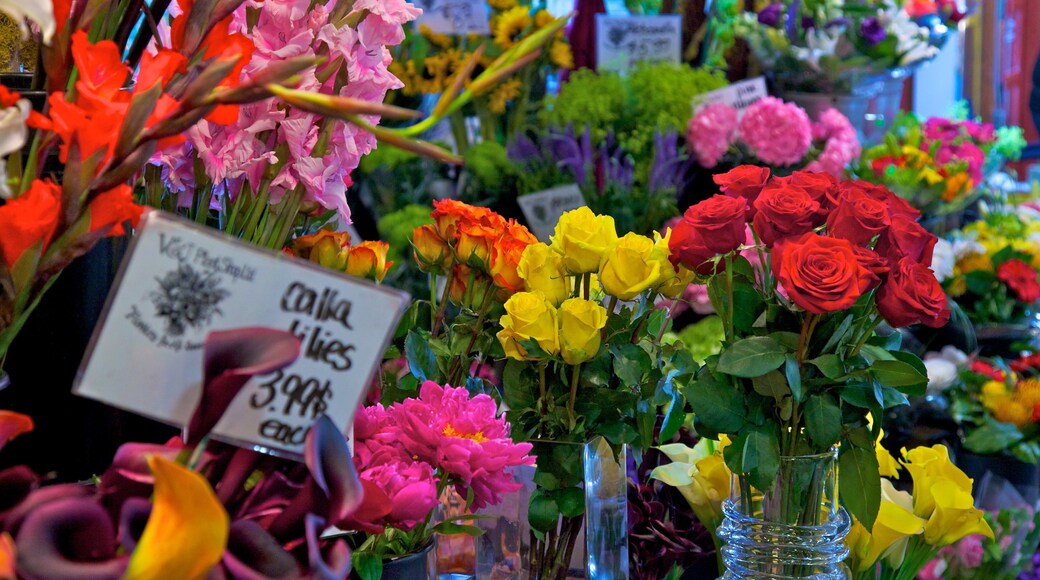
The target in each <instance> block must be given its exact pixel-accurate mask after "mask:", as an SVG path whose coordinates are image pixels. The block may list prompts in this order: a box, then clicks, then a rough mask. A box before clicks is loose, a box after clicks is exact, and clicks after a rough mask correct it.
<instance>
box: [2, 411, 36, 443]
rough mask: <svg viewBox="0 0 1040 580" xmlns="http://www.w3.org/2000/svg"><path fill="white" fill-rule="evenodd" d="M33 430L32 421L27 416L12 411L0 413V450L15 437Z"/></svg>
mask: <svg viewBox="0 0 1040 580" xmlns="http://www.w3.org/2000/svg"><path fill="white" fill-rule="evenodd" d="M32 430H33V420H32V418H31V417H29V416H28V415H23V414H21V413H15V412H14V411H0V448H3V446H4V445H7V442H8V441H10V440H11V439H14V438H15V437H17V436H19V435H21V434H23V433H28V432H29V431H32Z"/></svg>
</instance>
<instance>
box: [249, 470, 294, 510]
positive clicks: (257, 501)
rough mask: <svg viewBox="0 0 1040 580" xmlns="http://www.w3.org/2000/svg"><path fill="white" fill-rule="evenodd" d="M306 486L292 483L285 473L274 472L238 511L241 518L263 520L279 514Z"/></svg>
mask: <svg viewBox="0 0 1040 580" xmlns="http://www.w3.org/2000/svg"><path fill="white" fill-rule="evenodd" d="M303 487H304V484H303V483H299V482H296V481H292V480H291V479H289V478H288V477H286V476H285V474H284V473H279V472H274V473H269V474H267V475H265V476H264V478H263V480H261V481H260V483H259V484H257V486H256V487H254V488H253V490H252V491H251V492H249V496H248V497H246V499H245V501H243V502H242V506H241V507H240V508H239V509H238V513H239V517H240V518H242V519H247V520H263V519H266V518H269V516H272V515H275V514H279V513H281V512H282V511H283V510H285V508H286V506H288V505H289V503H290V502H291V501H292V499H293V498H294V497H296V496H297V495H299V494H300V492H301V490H302V489H303Z"/></svg>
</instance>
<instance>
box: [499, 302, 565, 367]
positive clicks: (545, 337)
mask: <svg viewBox="0 0 1040 580" xmlns="http://www.w3.org/2000/svg"><path fill="white" fill-rule="evenodd" d="M505 309H506V314H505V315H503V316H502V318H501V319H500V320H499V323H500V324H501V325H502V328H503V329H506V330H509V331H511V332H512V333H513V334H512V335H509V334H508V333H507V337H508V338H512V339H514V340H534V341H536V342H537V343H538V346H539V348H541V349H542V350H543V351H545V352H546V353H547V354H550V355H555V354H556V353H558V352H560V336H559V331H558V326H557V314H556V307H554V306H553V305H552V304H551V303H550V302H549V301H548V300H546V299H545V297H544V296H542V295H541V294H539V293H537V292H517V293H516V294H513V295H512V296H511V297H510V298H509V300H507V301H506V303H505ZM500 334H501V333H500ZM499 340H500V341H501V340H502V338H501V337H499ZM502 347H503V348H506V344H505V343H503V345H502Z"/></svg>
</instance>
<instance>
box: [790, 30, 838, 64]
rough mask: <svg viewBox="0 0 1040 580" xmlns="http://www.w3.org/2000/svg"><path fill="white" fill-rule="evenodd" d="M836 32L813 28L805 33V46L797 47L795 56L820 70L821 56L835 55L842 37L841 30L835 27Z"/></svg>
mask: <svg viewBox="0 0 1040 580" xmlns="http://www.w3.org/2000/svg"><path fill="white" fill-rule="evenodd" d="M834 28H835V31H834V32H829V31H827V30H826V29H824V30H821V29H819V28H813V29H812V30H810V31H808V32H807V33H806V34H805V44H806V47H805V48H801V47H795V49H794V54H795V57H796V58H797V59H798V60H800V61H802V62H804V63H806V64H808V65H809V66H810V67H812V68H813V69H814V70H817V71H818V70H820V58H822V57H824V56H833V55H834V53H835V50H837V48H838V41H839V40H840V39H841V32H842V31H841V30H840V28H839V27H834Z"/></svg>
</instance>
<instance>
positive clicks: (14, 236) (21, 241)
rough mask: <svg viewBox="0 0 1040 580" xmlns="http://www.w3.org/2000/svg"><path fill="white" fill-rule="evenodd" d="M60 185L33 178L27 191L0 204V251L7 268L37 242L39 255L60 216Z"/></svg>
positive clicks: (45, 246) (11, 266)
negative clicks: (39, 245)
mask: <svg viewBox="0 0 1040 580" xmlns="http://www.w3.org/2000/svg"><path fill="white" fill-rule="evenodd" d="M60 200H61V188H59V187H58V186H57V185H55V184H54V183H53V182H50V181H41V180H39V179H37V180H36V181H34V182H32V186H31V187H29V190H28V191H26V192H25V193H23V194H22V195H20V196H18V197H16V198H14V199H11V200H8V201H7V203H5V204H4V205H3V206H0V254H2V255H3V258H4V263H5V264H7V267H8V268H13V267H14V265H15V263H16V262H17V261H18V259H19V258H21V257H22V254H24V253H25V251H26V250H28V249H29V248H31V247H32V246H33V245H34V244H36V243H40V244H41V247H40V253H41V254H42V253H43V251H44V250H46V248H47V244H49V243H50V241H51V237H52V236H54V230H55V228H57V227H58V219H59V218H60V216H61V201H60Z"/></svg>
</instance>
